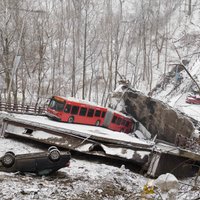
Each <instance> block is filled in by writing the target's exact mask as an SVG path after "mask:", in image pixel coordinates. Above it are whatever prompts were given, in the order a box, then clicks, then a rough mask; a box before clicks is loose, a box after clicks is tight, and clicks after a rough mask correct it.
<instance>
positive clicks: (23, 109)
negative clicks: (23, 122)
mask: <svg viewBox="0 0 200 200" xmlns="http://www.w3.org/2000/svg"><path fill="white" fill-rule="evenodd" d="M0 111H5V112H12V113H22V114H37V115H44V114H45V111H46V106H45V105H44V106H40V105H39V106H38V105H28V104H13V103H11V104H10V103H5V102H2V101H0Z"/></svg>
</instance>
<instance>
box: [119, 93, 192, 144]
mask: <svg viewBox="0 0 200 200" xmlns="http://www.w3.org/2000/svg"><path fill="white" fill-rule="evenodd" d="M123 100H124V102H125V105H126V111H127V113H129V114H130V115H132V116H133V117H134V118H135V119H136V120H138V121H139V122H141V123H142V124H143V125H144V127H145V128H146V129H147V130H148V131H149V132H150V133H151V134H152V137H154V136H155V135H157V139H161V140H165V141H167V142H170V143H174V144H175V142H176V135H177V134H182V135H183V136H185V137H190V136H191V135H192V133H193V132H194V125H193V123H192V121H191V120H190V119H189V118H188V117H186V116H185V115H183V114H182V113H180V112H178V111H177V110H175V109H173V108H172V107H170V106H169V105H167V104H165V103H163V102H161V101H159V100H156V99H153V98H151V97H149V96H146V95H144V94H142V93H141V92H138V91H134V90H129V91H127V92H125V94H124V97H123Z"/></svg>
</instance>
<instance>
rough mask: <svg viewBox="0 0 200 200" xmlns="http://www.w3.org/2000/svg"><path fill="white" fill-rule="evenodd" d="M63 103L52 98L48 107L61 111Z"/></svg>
mask: <svg viewBox="0 0 200 200" xmlns="http://www.w3.org/2000/svg"><path fill="white" fill-rule="evenodd" d="M64 106H65V103H64V102H59V101H56V100H55V99H52V100H51V101H50V103H49V108H51V109H53V110H56V111H63V110H64Z"/></svg>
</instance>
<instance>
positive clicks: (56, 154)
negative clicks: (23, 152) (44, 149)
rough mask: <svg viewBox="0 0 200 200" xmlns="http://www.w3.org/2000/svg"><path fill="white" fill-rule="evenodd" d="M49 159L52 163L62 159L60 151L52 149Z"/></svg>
mask: <svg viewBox="0 0 200 200" xmlns="http://www.w3.org/2000/svg"><path fill="white" fill-rule="evenodd" d="M49 159H50V160H51V161H58V160H59V159H60V151H59V150H58V149H52V150H51V151H50V152H49Z"/></svg>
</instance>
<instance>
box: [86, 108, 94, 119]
mask: <svg viewBox="0 0 200 200" xmlns="http://www.w3.org/2000/svg"><path fill="white" fill-rule="evenodd" d="M93 115H94V109H89V110H88V114H87V116H88V117H93Z"/></svg>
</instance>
